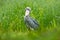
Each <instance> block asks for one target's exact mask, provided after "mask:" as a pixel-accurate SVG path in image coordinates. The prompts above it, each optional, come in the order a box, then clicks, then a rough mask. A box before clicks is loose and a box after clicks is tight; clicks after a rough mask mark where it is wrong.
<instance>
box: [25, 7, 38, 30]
mask: <svg viewBox="0 0 60 40" xmlns="http://www.w3.org/2000/svg"><path fill="white" fill-rule="evenodd" d="M30 12H31V8H30V7H26V8H25V16H24V21H25V24H26V25H27V28H28V30H36V29H38V27H39V24H38V22H37V21H36V20H35V19H34V18H32V17H31V16H30V15H29V14H30Z"/></svg>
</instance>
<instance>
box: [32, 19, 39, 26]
mask: <svg viewBox="0 0 60 40" xmlns="http://www.w3.org/2000/svg"><path fill="white" fill-rule="evenodd" d="M31 19H32V18H31ZM32 21H33V22H34V23H35V24H37V25H38V26H39V24H38V22H37V21H36V20H35V19H32Z"/></svg>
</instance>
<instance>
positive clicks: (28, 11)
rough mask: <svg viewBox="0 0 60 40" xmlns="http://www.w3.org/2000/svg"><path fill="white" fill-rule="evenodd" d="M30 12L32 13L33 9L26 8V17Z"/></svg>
mask: <svg viewBox="0 0 60 40" xmlns="http://www.w3.org/2000/svg"><path fill="white" fill-rule="evenodd" d="M30 11H31V8H30V7H26V8H25V16H28V15H29V13H30Z"/></svg>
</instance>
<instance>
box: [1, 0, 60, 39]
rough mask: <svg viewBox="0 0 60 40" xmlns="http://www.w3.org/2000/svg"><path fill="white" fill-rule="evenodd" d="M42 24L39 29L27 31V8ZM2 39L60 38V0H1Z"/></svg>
mask: <svg viewBox="0 0 60 40" xmlns="http://www.w3.org/2000/svg"><path fill="white" fill-rule="evenodd" d="M27 6H29V7H31V9H32V11H31V14H30V15H31V17H33V18H35V19H36V20H37V21H38V23H39V24H40V26H39V29H38V30H37V31H30V32H28V31H27V28H26V25H25V23H24V15H25V8H26V7H27ZM0 39H1V40H60V0H0Z"/></svg>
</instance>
